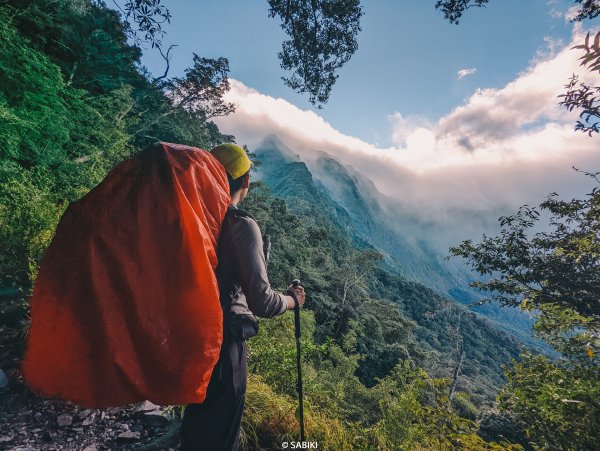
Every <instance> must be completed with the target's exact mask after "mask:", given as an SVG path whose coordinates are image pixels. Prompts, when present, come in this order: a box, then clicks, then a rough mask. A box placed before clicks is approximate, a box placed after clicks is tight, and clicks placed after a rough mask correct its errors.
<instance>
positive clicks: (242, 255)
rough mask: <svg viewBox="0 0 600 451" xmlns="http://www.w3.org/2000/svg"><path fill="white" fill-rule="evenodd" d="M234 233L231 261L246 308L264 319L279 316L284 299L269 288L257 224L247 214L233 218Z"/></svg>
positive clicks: (285, 301)
mask: <svg viewBox="0 0 600 451" xmlns="http://www.w3.org/2000/svg"><path fill="white" fill-rule="evenodd" d="M233 232H234V233H233V234H232V238H233V241H234V242H233V243H232V244H233V252H234V261H235V266H236V270H237V273H238V275H239V280H240V285H241V288H242V291H243V292H244V295H245V296H246V301H247V302H248V308H249V309H250V310H251V311H252V313H254V314H255V315H256V316H261V317H263V318H270V317H272V316H276V315H281V314H282V313H284V312H285V311H286V310H287V300H286V299H285V296H283V295H281V294H279V293H276V292H275V291H273V290H272V289H271V284H270V283H269V278H268V275H267V264H266V261H265V254H264V251H263V241H262V236H261V233H260V229H259V228H258V224H256V221H254V219H252V218H249V217H236V219H235V221H234V224H233Z"/></svg>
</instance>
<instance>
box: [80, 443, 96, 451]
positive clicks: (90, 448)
mask: <svg viewBox="0 0 600 451" xmlns="http://www.w3.org/2000/svg"><path fill="white" fill-rule="evenodd" d="M83 451H98V448H97V447H96V445H94V444H91V445H88V446H86V447H85V448H83Z"/></svg>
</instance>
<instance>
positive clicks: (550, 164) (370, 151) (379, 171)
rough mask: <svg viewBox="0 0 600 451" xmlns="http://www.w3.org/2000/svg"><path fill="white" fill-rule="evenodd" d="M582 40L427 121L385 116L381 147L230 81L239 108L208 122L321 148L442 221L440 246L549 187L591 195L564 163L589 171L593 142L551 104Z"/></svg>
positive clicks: (596, 158)
mask: <svg viewBox="0 0 600 451" xmlns="http://www.w3.org/2000/svg"><path fill="white" fill-rule="evenodd" d="M582 40H583V35H581V33H580V32H579V30H578V33H577V35H576V36H575V37H574V39H573V42H571V43H569V44H568V45H566V46H564V47H563V48H562V49H560V51H556V52H554V53H553V54H552V55H550V54H549V55H548V56H547V57H546V58H544V59H536V60H534V61H532V63H531V66H530V67H529V68H528V69H527V70H525V71H524V72H523V73H521V74H519V75H518V76H517V77H516V78H515V79H514V80H513V81H512V82H510V83H508V84H507V85H506V86H504V87H501V88H498V89H480V90H477V91H476V92H475V93H474V94H473V95H472V96H471V97H470V98H468V99H467V100H466V101H465V102H464V103H463V104H462V105H460V106H458V107H457V108H455V109H454V110H453V111H452V112H450V113H449V114H447V115H446V116H444V117H443V118H441V119H440V120H439V122H438V123H436V124H432V123H430V122H428V121H427V120H426V119H424V118H420V117H414V116H406V117H405V116H403V115H402V114H400V113H398V112H396V113H394V114H392V115H390V116H389V117H388V120H389V121H390V124H391V126H392V130H391V131H392V138H393V142H394V147H390V148H378V147H376V146H374V145H372V144H370V143H367V142H365V141H363V140H360V139H358V138H355V137H352V136H348V135H344V134H342V133H341V132H339V131H338V130H336V129H334V128H333V127H332V126H331V125H330V124H329V123H328V122H326V121H325V120H324V119H323V118H322V117H320V116H318V115H317V114H315V113H314V112H312V111H306V110H300V109H299V108H297V107H296V106H294V105H292V104H290V103H288V102H286V101H285V100H283V99H276V98H273V97H270V96H267V95H264V94H261V93H259V92H257V91H255V90H253V89H251V88H249V87H247V86H245V85H243V84H242V83H241V82H239V81H235V80H233V81H232V90H231V91H230V93H228V94H227V99H226V100H228V101H233V102H235V103H236V104H237V105H238V109H237V111H236V113H235V114H232V115H230V116H227V117H224V118H219V119H218V120H217V123H218V125H219V127H220V128H221V129H222V130H224V131H225V132H228V133H233V134H234V135H235V136H236V137H237V139H238V142H239V143H242V144H248V145H249V146H250V147H251V148H252V147H253V146H256V145H257V144H258V143H259V142H260V141H261V140H262V139H263V138H264V137H265V136H267V135H270V134H275V135H278V136H279V137H280V139H282V140H283V141H284V142H285V143H286V144H287V146H289V147H290V148H292V149H293V150H294V152H296V153H298V154H299V155H300V156H301V158H302V159H304V160H306V161H307V162H309V161H310V160H311V159H314V158H315V157H316V154H317V151H325V152H327V153H329V154H330V155H332V156H334V157H335V158H337V159H338V160H339V161H341V162H343V163H344V164H347V165H350V166H352V167H353V168H354V169H355V170H357V171H359V172H360V173H362V174H363V175H365V176H367V177H368V178H370V179H371V180H372V181H373V183H374V184H375V185H376V187H377V188H378V189H379V190H380V191H381V192H383V193H384V194H385V195H387V196H389V197H391V198H393V199H395V200H396V201H397V202H398V204H399V205H400V207H399V208H401V209H402V210H403V211H404V212H408V213H410V214H412V215H414V216H415V217H417V218H419V219H420V220H421V221H425V222H428V223H437V224H438V225H439V224H443V225H444V234H445V240H446V241H445V244H447V241H448V240H450V241H453V242H456V240H457V239H462V238H466V237H469V236H473V237H477V236H478V235H477V234H480V233H481V231H483V230H485V227H489V223H490V222H494V223H495V219H496V218H497V217H498V216H500V215H501V214H509V213H512V212H514V211H515V209H516V208H518V206H520V205H522V204H524V203H529V204H536V203H539V202H540V201H541V200H543V199H544V198H545V196H546V194H547V193H549V192H552V191H556V192H558V193H559V194H561V195H563V196H565V197H567V198H570V197H577V196H579V197H581V196H583V195H585V194H586V193H588V192H589V191H590V189H591V182H590V180H589V179H588V178H586V177H583V176H581V175H579V174H576V173H575V172H574V171H573V170H572V169H571V167H572V166H577V167H580V168H582V169H586V170H590V171H595V170H598V168H599V166H600V150H599V146H598V139H600V138H598V137H593V138H590V137H588V136H587V135H584V134H582V133H576V132H574V130H573V126H574V121H575V116H576V114H575V113H570V114H569V113H568V112H566V111H565V110H564V109H562V108H560V107H558V106H557V103H558V99H557V95H559V94H560V93H561V92H562V91H563V85H564V84H565V82H566V81H567V79H568V78H569V77H570V76H571V75H572V73H576V72H579V71H580V66H579V64H578V61H577V58H578V56H579V55H578V54H577V52H576V51H570V50H569V48H570V47H572V46H573V45H575V44H578V43H579V42H581V41H582Z"/></svg>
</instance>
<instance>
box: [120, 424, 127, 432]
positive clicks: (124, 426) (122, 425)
mask: <svg viewBox="0 0 600 451" xmlns="http://www.w3.org/2000/svg"><path fill="white" fill-rule="evenodd" d="M119 427H120V428H121V429H122V430H124V431H128V430H129V425H128V424H127V423H123V424H120V425H119Z"/></svg>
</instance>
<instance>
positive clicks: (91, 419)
mask: <svg viewBox="0 0 600 451" xmlns="http://www.w3.org/2000/svg"><path fill="white" fill-rule="evenodd" d="M95 418H96V414H95V413H93V414H91V415H90V416H88V417H86V418H85V419H84V420H83V421H82V422H81V425H82V426H89V425H90V424H92V423H93V422H94V419H95Z"/></svg>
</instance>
